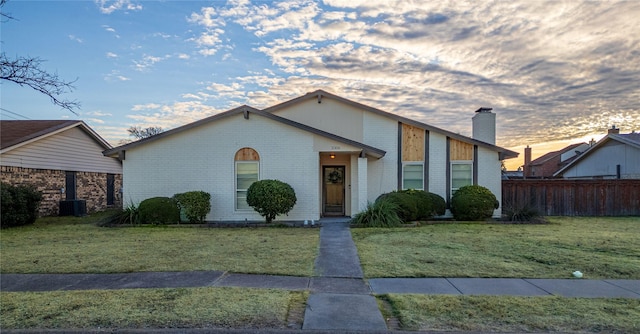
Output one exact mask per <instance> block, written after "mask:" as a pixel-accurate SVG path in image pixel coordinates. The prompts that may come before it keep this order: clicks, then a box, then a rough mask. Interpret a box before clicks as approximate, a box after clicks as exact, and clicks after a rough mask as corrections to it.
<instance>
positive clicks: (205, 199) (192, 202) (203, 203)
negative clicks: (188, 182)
mask: <svg viewBox="0 0 640 334" xmlns="http://www.w3.org/2000/svg"><path fill="white" fill-rule="evenodd" d="M173 198H174V199H175V200H176V201H177V202H178V207H179V208H180V209H181V210H182V211H183V212H184V215H185V216H186V217H187V219H188V220H189V222H190V223H204V218H205V217H206V216H207V214H208V213H209V212H210V211H211V194H209V193H208V192H204V191H188V192H186V193H181V194H175V195H173Z"/></svg>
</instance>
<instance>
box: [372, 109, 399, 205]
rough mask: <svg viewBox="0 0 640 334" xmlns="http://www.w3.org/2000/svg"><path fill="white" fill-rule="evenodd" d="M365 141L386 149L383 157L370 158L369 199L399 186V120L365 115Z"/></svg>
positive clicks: (373, 199) (373, 198)
mask: <svg viewBox="0 0 640 334" xmlns="http://www.w3.org/2000/svg"><path fill="white" fill-rule="evenodd" d="M364 143H365V144H367V145H371V146H373V147H377V148H379V149H382V150H385V151H386V152H387V154H385V156H384V157H383V158H382V159H369V163H368V168H367V174H368V183H369V184H368V195H367V200H368V201H370V202H373V201H375V200H376V198H378V196H380V195H381V194H383V193H386V192H390V191H393V190H395V189H397V187H398V176H397V175H398V122H397V121H396V120H393V119H391V118H388V117H384V116H380V115H377V114H374V113H366V114H365V117H364Z"/></svg>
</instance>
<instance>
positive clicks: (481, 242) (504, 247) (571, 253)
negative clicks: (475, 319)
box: [351, 217, 640, 279]
mask: <svg viewBox="0 0 640 334" xmlns="http://www.w3.org/2000/svg"><path fill="white" fill-rule="evenodd" d="M550 220H551V224H545V225H505V224H479V223H475V224H474V223H468V224H463V223H443V224H435V225H426V226H421V227H417V228H393V229H381V228H369V229H352V230H351V233H352V235H353V239H354V241H355V243H356V246H357V248H358V253H359V255H360V262H361V264H362V267H363V270H364V273H365V276H366V277H525V278H569V277H571V273H572V272H574V271H576V270H580V271H582V272H583V273H584V274H585V276H584V277H585V278H591V279H595V278H614V279H615V278H617V279H640V218H638V217H625V218H595V217H592V218H569V217H553V218H550Z"/></svg>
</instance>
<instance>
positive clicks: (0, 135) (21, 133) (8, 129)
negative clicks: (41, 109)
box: [0, 120, 111, 153]
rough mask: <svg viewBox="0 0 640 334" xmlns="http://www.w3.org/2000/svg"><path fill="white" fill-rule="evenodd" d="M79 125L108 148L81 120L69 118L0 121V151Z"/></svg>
mask: <svg viewBox="0 0 640 334" xmlns="http://www.w3.org/2000/svg"><path fill="white" fill-rule="evenodd" d="M73 127H79V128H80V129H82V130H83V131H84V132H86V133H87V134H88V135H89V136H90V137H92V138H93V139H94V140H95V141H96V142H97V143H98V144H100V146H102V147H103V148H105V149H110V148H111V145H110V144H109V143H108V142H107V141H106V140H104V139H103V138H102V137H100V135H98V134H97V133H96V132H95V131H93V129H91V128H90V127H89V126H88V125H86V124H85V123H84V122H83V121H77V120H76V121H70V120H66V121H65V120H25V121H23V120H16V121H4V120H2V121H0V150H1V152H2V153H4V152H8V151H10V150H12V149H15V148H18V147H20V146H23V145H26V144H28V143H31V142H34V141H36V140H40V139H42V138H46V137H49V136H52V135H54V134H57V133H60V132H62V131H65V130H68V129H71V128H73Z"/></svg>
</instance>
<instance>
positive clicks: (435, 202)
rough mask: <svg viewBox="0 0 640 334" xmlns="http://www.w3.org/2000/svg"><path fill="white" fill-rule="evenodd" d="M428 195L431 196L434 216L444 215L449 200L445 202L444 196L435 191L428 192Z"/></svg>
mask: <svg viewBox="0 0 640 334" xmlns="http://www.w3.org/2000/svg"><path fill="white" fill-rule="evenodd" d="M427 195H428V196H429V197H430V198H431V205H432V207H431V210H432V214H433V216H442V215H444V214H445V213H446V211H447V202H445V200H444V198H442V196H440V195H438V194H434V193H427ZM433 216H432V217H433Z"/></svg>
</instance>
